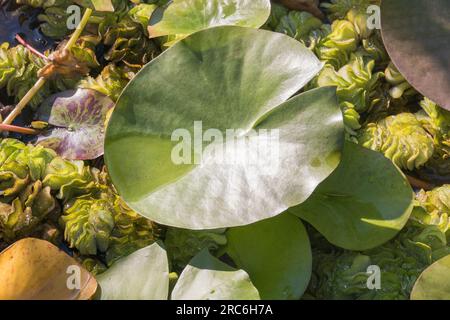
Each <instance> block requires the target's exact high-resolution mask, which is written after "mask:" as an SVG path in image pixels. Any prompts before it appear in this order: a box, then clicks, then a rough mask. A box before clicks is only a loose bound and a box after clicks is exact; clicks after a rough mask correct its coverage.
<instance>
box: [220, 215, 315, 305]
mask: <svg viewBox="0 0 450 320" xmlns="http://www.w3.org/2000/svg"><path fill="white" fill-rule="evenodd" d="M227 238H228V244H227V248H226V252H227V253H228V255H230V257H231V258H232V259H233V261H234V262H235V263H236V265H237V266H238V267H239V268H241V269H243V270H245V271H247V272H248V273H249V275H250V278H251V279H252V281H253V283H254V284H255V286H256V288H257V289H258V291H259V293H260V295H261V298H262V299H283V300H285V299H299V298H300V297H301V296H302V294H303V292H304V291H305V290H306V287H307V286H308V283H309V279H310V278H311V268H312V256H311V247H310V244H309V239H308V234H307V233H306V230H305V227H304V226H303V224H302V222H301V221H300V219H299V218H297V217H295V216H293V215H291V214H289V213H284V214H282V215H279V216H277V217H274V218H271V219H267V220H264V221H260V222H257V223H254V224H251V225H248V226H244V227H236V228H231V229H229V230H228V231H227Z"/></svg>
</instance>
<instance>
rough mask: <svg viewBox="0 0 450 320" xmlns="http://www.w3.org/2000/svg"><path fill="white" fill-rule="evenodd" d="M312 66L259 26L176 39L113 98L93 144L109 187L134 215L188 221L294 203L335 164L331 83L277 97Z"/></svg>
mask: <svg viewBox="0 0 450 320" xmlns="http://www.w3.org/2000/svg"><path fill="white" fill-rule="evenodd" d="M321 66H322V64H321V63H320V62H319V61H318V60H317V58H316V57H315V56H314V55H313V54H312V53H311V52H310V51H308V49H306V48H305V47H304V46H303V45H301V44H300V43H299V42H297V41H295V40H293V39H291V38H289V37H287V36H284V35H281V34H277V33H272V32H268V31H263V30H254V29H250V28H241V27H229V26H227V27H217V28H213V29H208V30H204V31H200V32H197V33H195V34H193V35H191V36H189V37H188V38H186V39H184V40H182V41H180V42H178V43H177V44H176V45H175V46H173V47H172V48H170V49H169V50H167V51H166V52H165V53H163V54H162V55H161V56H160V57H158V58H157V59H155V60H153V61H152V62H150V63H149V64H148V65H147V66H146V67H144V68H143V70H142V71H141V72H139V74H138V75H136V77H135V78H134V79H133V80H132V81H131V82H130V84H129V85H128V86H127V87H126V89H125V90H124V92H123V93H122V95H121V97H120V98H119V101H118V103H117V106H116V109H115V110H114V112H113V115H112V117H111V120H110V122H109V126H108V129H107V132H106V141H105V159H106V163H107V166H108V169H109V172H110V175H111V178H112V180H113V182H114V184H115V186H116V187H117V189H118V190H119V192H120V194H121V195H122V197H123V198H124V199H125V201H126V202H127V203H128V204H129V205H130V206H131V207H132V208H133V209H134V210H136V211H137V212H139V213H141V214H142V215H144V216H146V217H148V218H150V219H151V220H153V221H156V222H159V223H161V224H165V225H171V226H175V227H181V228H188V229H216V228H222V227H230V226H238V225H244V224H249V223H252V222H256V221H259V220H262V219H265V218H269V217H272V216H275V215H277V214H279V213H281V212H283V211H284V210H286V209H287V208H288V207H290V206H293V205H296V204H299V203H301V202H303V201H304V200H306V198H308V196H309V195H310V194H311V193H312V192H313V190H314V189H315V187H316V186H317V185H318V184H319V183H320V182H321V181H322V180H324V179H325V178H326V177H328V175H329V174H330V173H331V172H332V171H333V170H334V169H335V167H336V166H337V161H336V159H335V155H336V153H338V151H339V150H340V148H341V141H342V138H343V124H342V115H341V113H340V111H339V108H338V106H337V103H336V95H335V91H334V89H333V88H320V89H317V90H313V91H309V92H306V93H304V94H302V95H299V96H297V97H294V98H292V99H291V100H289V101H287V102H286V103H284V104H282V105H280V104H281V103H283V101H285V100H286V99H288V98H289V97H290V96H291V95H293V94H294V93H295V92H297V91H298V90H299V89H300V88H301V87H302V86H303V85H304V84H306V83H307V82H308V81H309V80H310V79H311V78H312V77H313V76H314V75H315V74H316V73H317V72H318V71H319V70H320V68H321ZM200 126H201V128H200ZM230 130H234V133H235V132H238V134H237V136H234V135H233V134H230V135H229V136H227V133H229V132H230ZM203 133H204V134H203ZM180 139H181V142H180ZM180 150H181V151H180ZM186 155H187V156H186ZM320 159H324V161H319V160H320Z"/></svg>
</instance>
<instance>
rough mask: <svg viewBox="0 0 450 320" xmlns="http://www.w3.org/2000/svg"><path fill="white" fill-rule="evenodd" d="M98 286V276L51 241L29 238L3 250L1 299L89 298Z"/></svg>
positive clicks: (0, 278)
mask: <svg viewBox="0 0 450 320" xmlns="http://www.w3.org/2000/svg"><path fill="white" fill-rule="evenodd" d="M77 275H79V278H78V279H79V282H77V280H76V277H77ZM71 277H72V278H71ZM96 290H97V281H96V280H95V278H94V277H93V276H92V275H91V274H90V273H89V272H88V271H86V270H85V269H84V268H83V267H81V266H80V265H79V264H78V263H77V261H76V260H75V259H73V258H72V257H70V256H69V255H67V254H66V253H64V252H63V251H61V250H60V249H59V248H58V247H56V246H54V245H53V244H51V243H50V242H47V241H44V240H40V239H34V238H26V239H23V240H19V241H17V242H16V243H14V244H13V245H11V246H10V247H8V248H6V249H5V250H4V251H3V252H2V253H1V254H0V300H86V299H90V298H91V297H92V296H93V295H94V293H95V291H96Z"/></svg>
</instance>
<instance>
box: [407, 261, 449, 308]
mask: <svg viewBox="0 0 450 320" xmlns="http://www.w3.org/2000/svg"><path fill="white" fill-rule="evenodd" d="M449 274H450V255H448V256H446V257H444V258H441V259H439V260H438V261H436V262H435V263H433V264H432V265H431V266H429V267H428V268H426V269H425V270H424V271H423V272H422V274H421V275H420V276H419V278H418V279H417V281H416V283H415V284H414V287H413V290H412V292H411V300H450V277H449Z"/></svg>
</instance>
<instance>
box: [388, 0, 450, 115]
mask: <svg viewBox="0 0 450 320" xmlns="http://www.w3.org/2000/svg"><path fill="white" fill-rule="evenodd" d="M381 30H382V35H383V41H384V45H385V47H386V49H387V51H388V53H389V56H390V57H391V59H392V61H393V62H394V64H395V65H396V67H397V68H398V70H399V71H400V72H401V73H402V75H403V76H404V77H405V78H406V80H408V82H409V83H410V84H411V85H412V86H413V87H414V88H415V89H417V90H418V91H419V92H420V93H422V94H423V95H424V96H426V97H428V98H430V99H431V100H433V101H434V102H436V103H437V104H439V105H440V106H442V107H444V108H446V109H448V110H450V95H449V92H450V72H449V70H450V59H449V52H450V41H449V39H450V1H448V0H434V1H430V0H395V1H387V0H386V1H382V4H381Z"/></svg>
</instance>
